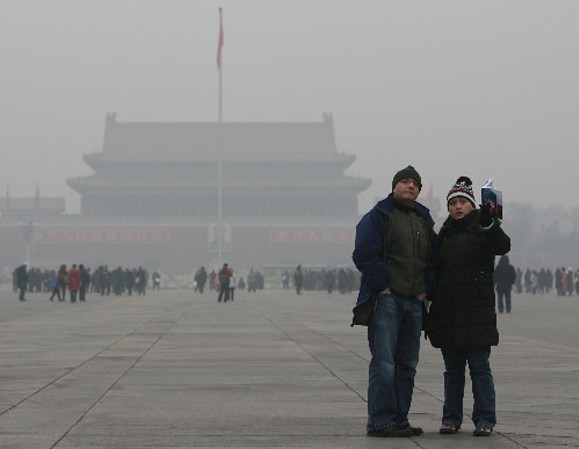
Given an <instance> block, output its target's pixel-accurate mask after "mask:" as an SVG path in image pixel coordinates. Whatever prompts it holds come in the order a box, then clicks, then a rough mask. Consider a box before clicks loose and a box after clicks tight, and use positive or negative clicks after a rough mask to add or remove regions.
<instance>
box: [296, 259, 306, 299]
mask: <svg viewBox="0 0 579 449" xmlns="http://www.w3.org/2000/svg"><path fill="white" fill-rule="evenodd" d="M303 285H304V273H303V272H302V266H301V265H298V266H297V267H296V271H295V272H294V286H295V288H296V293H297V294H298V295H301V293H302V287H303Z"/></svg>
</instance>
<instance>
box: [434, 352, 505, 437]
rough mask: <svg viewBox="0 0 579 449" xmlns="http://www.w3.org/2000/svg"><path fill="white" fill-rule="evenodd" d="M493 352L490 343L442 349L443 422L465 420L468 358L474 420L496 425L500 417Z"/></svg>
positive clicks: (450, 422)
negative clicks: (491, 363) (496, 404)
mask: <svg viewBox="0 0 579 449" xmlns="http://www.w3.org/2000/svg"><path fill="white" fill-rule="evenodd" d="M490 355H491V348H490V346H484V347H473V348H449V349H442V357H443V358H444V367H445V371H444V406H443V408H442V422H443V423H448V424H457V425H459V426H460V425H461V424H462V420H463V397H464V385H465V367H466V363H467V362H468V367H469V369H470V378H471V380H472V394H473V397H474V406H473V410H472V421H473V422H474V424H475V425H477V426H488V427H494V425H495V424H496V422H497V418H496V411H495V386H494V381H493V374H492V372H491V366H490V362H489V357H490Z"/></svg>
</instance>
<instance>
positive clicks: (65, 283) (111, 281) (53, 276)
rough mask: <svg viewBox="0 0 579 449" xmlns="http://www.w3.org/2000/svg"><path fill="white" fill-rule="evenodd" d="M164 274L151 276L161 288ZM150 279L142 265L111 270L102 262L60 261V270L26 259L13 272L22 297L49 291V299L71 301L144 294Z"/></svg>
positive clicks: (17, 288)
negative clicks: (92, 264)
mask: <svg viewBox="0 0 579 449" xmlns="http://www.w3.org/2000/svg"><path fill="white" fill-rule="evenodd" d="M160 279H161V275H160V273H159V272H158V271H155V272H154V273H153V276H152V280H153V289H158V288H160ZM148 281H149V274H148V272H147V271H146V270H145V269H144V268H142V267H140V266H139V267H136V268H129V267H125V268H123V267H121V266H119V267H117V268H115V269H113V270H109V268H108V266H106V265H102V266H99V267H97V268H96V269H95V270H94V271H91V269H90V268H85V266H84V265H83V264H79V265H77V264H72V265H71V266H70V267H67V265H66V264H62V265H60V267H59V268H58V270H56V269H52V270H49V269H46V270H42V269H40V268H36V267H31V268H30V269H29V268H28V264H27V263H23V264H22V265H20V266H18V267H17V268H16V269H15V270H14V273H13V277H12V282H13V289H14V291H18V292H19V300H20V301H26V293H27V292H29V293H47V294H50V295H49V296H48V299H49V300H50V301H55V299H56V300H57V301H61V302H64V301H66V300H67V296H68V298H70V302H77V300H78V301H80V302H84V301H86V294H87V293H97V294H100V295H110V294H111V293H112V294H114V295H123V294H127V295H132V294H133V292H135V293H136V294H137V295H145V294H146V288H147V284H148Z"/></svg>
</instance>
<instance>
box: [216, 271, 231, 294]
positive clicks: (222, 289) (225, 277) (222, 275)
mask: <svg viewBox="0 0 579 449" xmlns="http://www.w3.org/2000/svg"><path fill="white" fill-rule="evenodd" d="M231 275H232V272H231V271H230V270H229V265H228V264H227V263H224V264H223V267H222V268H221V270H219V274H218V275H217V277H218V279H219V295H217V302H221V301H222V300H223V302H227V301H229V278H230V277H231Z"/></svg>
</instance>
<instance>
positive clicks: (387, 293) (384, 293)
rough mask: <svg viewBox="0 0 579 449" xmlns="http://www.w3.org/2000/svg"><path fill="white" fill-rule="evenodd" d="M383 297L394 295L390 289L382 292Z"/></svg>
mask: <svg viewBox="0 0 579 449" xmlns="http://www.w3.org/2000/svg"><path fill="white" fill-rule="evenodd" d="M380 294H381V295H390V294H392V290H390V287H388V288H387V289H386V290H382V291H381V292H380Z"/></svg>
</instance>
